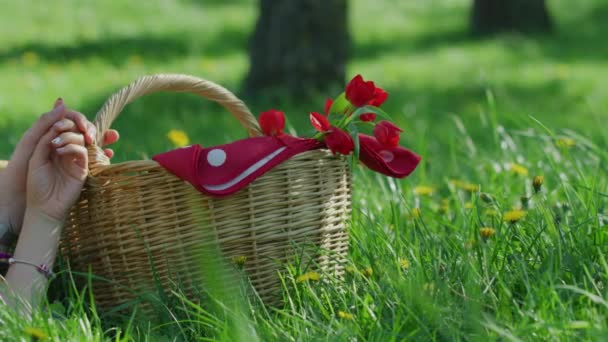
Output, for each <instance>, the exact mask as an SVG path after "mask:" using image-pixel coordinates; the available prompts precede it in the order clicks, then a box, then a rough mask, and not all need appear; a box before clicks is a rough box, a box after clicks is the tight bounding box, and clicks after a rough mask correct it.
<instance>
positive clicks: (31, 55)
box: [21, 51, 40, 66]
mask: <svg viewBox="0 0 608 342" xmlns="http://www.w3.org/2000/svg"><path fill="white" fill-rule="evenodd" d="M39 60H40V57H38V54H37V53H35V52H33V51H26V52H24V53H23V54H22V55H21V63H23V64H25V65H27V66H33V65H36V64H38V61H39Z"/></svg>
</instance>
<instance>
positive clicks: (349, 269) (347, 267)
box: [344, 266, 356, 273]
mask: <svg viewBox="0 0 608 342" xmlns="http://www.w3.org/2000/svg"><path fill="white" fill-rule="evenodd" d="M344 270H345V271H346V273H355V271H356V269H355V268H354V267H352V266H346V267H344Z"/></svg>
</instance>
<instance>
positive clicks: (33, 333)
mask: <svg viewBox="0 0 608 342" xmlns="http://www.w3.org/2000/svg"><path fill="white" fill-rule="evenodd" d="M23 332H25V333H26V334H28V335H29V336H30V337H31V338H32V340H34V341H43V340H46V339H47V338H49V337H48V335H47V334H46V333H45V332H44V331H43V330H42V329H40V328H34V327H26V328H25V329H23Z"/></svg>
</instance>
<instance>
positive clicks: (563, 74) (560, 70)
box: [555, 64, 570, 78]
mask: <svg viewBox="0 0 608 342" xmlns="http://www.w3.org/2000/svg"><path fill="white" fill-rule="evenodd" d="M555 74H556V75H557V77H559V78H567V77H568V76H570V67H569V66H568V65H567V64H559V65H558V66H557V67H556V68H555Z"/></svg>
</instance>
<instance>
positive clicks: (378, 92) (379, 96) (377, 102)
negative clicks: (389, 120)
mask: <svg viewBox="0 0 608 342" xmlns="http://www.w3.org/2000/svg"><path fill="white" fill-rule="evenodd" d="M387 98H388V93H387V92H385V91H384V89H382V88H380V87H376V89H374V98H373V99H372V100H371V101H369V103H368V105H370V106H375V107H380V106H381V105H382V104H383V103H384V101H386V99H387Z"/></svg>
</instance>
